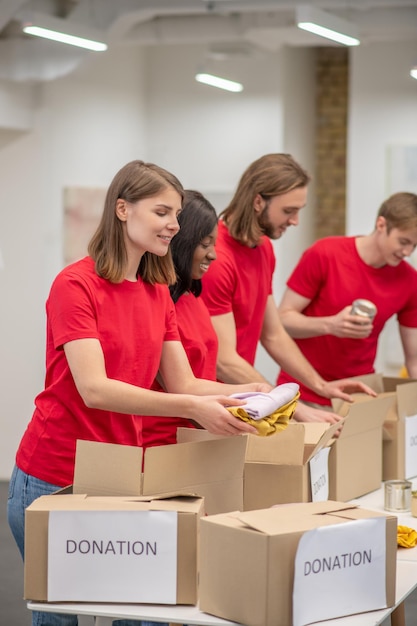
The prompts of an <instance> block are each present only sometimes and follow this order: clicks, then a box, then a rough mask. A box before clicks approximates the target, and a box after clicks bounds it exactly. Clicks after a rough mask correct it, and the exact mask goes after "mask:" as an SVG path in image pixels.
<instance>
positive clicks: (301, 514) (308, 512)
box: [235, 500, 356, 535]
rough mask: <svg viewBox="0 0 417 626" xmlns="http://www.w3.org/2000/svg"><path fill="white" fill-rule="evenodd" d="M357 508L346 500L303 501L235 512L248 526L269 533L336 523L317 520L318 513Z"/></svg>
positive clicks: (323, 514)
mask: <svg viewBox="0 0 417 626" xmlns="http://www.w3.org/2000/svg"><path fill="white" fill-rule="evenodd" d="M352 508H356V505H354V504H348V503H346V502H334V501H332V500H326V501H325V502H301V503H296V504H281V505H278V506H274V507H271V508H270V509H258V510H255V511H246V512H243V513H238V514H235V517H236V518H237V519H238V520H239V521H240V522H241V523H243V524H245V525H246V526H248V527H250V528H253V529H254V530H257V531H259V532H262V533H265V534H267V535H273V534H276V533H281V532H282V533H284V532H297V531H299V530H303V531H304V530H306V529H307V528H315V527H317V526H318V525H320V524H322V523H323V524H324V525H326V524H328V523H335V521H334V518H333V519H332V518H329V520H326V521H322V520H320V522H319V523H318V522H317V515H320V516H325V515H326V514H328V513H337V512H339V511H344V510H346V509H352Z"/></svg>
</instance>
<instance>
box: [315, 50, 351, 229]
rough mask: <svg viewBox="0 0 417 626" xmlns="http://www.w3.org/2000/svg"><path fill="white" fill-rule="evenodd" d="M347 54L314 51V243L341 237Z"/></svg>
mask: <svg viewBox="0 0 417 626" xmlns="http://www.w3.org/2000/svg"><path fill="white" fill-rule="evenodd" d="M348 54H349V52H348V49H347V48H338V47H324V48H318V49H317V50H316V89H317V92H316V138H315V142H316V146H315V157H316V163H315V173H314V180H315V187H316V210H315V238H316V239H319V238H321V237H326V236H327V235H344V234H345V210H346V139H347V107H348V72H349V56H348Z"/></svg>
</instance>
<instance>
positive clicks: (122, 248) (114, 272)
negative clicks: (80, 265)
mask: <svg viewBox="0 0 417 626" xmlns="http://www.w3.org/2000/svg"><path fill="white" fill-rule="evenodd" d="M168 187H172V188H173V189H175V191H177V192H178V194H179V195H180V196H181V202H182V200H183V197H184V189H183V187H182V185H181V183H180V181H179V180H178V179H177V178H176V177H175V176H174V175H173V174H171V173H170V172H167V171H166V170H164V169H163V168H161V167H159V166H158V165H154V164H153V163H144V162H143V161H131V162H130V163H127V164H126V165H125V166H124V167H122V169H120V170H119V171H118V172H117V174H116V175H115V177H114V178H113V180H112V182H111V183H110V187H109V188H108V190H107V194H106V199H105V201H104V209H103V214H102V216H101V220H100V224H99V225H98V228H97V230H96V232H95V234H94V235H93V237H92V238H91V240H90V243H89V245H88V253H89V255H90V256H91V257H92V258H93V260H94V261H95V267H96V272H97V274H98V275H99V276H101V277H102V278H106V279H107V280H109V281H110V282H112V283H119V282H121V281H122V280H123V278H124V276H125V272H126V266H127V260H128V259H127V251H126V245H125V240H124V236H123V228H122V223H121V221H120V220H119V218H118V217H117V215H116V203H117V200H118V199H119V198H121V199H122V200H126V202H129V203H132V204H133V203H135V202H138V201H139V200H142V199H143V198H150V197H152V196H155V195H157V194H158V193H159V192H161V191H162V190H164V189H166V188H168ZM138 275H139V276H140V277H141V278H142V279H143V280H144V281H146V282H148V283H151V284H154V283H167V284H172V283H174V282H175V270H174V264H173V262H172V256H171V251H170V250H168V253H167V254H166V255H165V256H162V257H160V256H157V255H155V254H152V253H150V252H145V254H144V255H143V257H142V260H141V262H140V265H139V267H138Z"/></svg>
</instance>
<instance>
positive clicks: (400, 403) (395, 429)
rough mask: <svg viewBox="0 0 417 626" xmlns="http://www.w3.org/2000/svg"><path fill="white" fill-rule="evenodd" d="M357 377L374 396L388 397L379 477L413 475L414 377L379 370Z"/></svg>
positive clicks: (416, 468)
mask: <svg viewBox="0 0 417 626" xmlns="http://www.w3.org/2000/svg"><path fill="white" fill-rule="evenodd" d="M358 379H359V380H362V381H363V382H365V383H366V384H367V385H369V387H371V388H372V389H373V390H374V391H376V392H377V393H378V397H385V398H390V399H391V403H390V405H389V406H388V409H387V412H386V416H385V420H384V424H383V469H382V479H383V480H396V479H399V480H404V479H408V478H413V477H414V476H417V454H416V446H417V417H416V416H417V381H414V380H411V379H408V378H396V377H388V376H383V375H382V374H379V373H376V374H369V375H368V376H359V377H358ZM371 400H372V401H373V399H371Z"/></svg>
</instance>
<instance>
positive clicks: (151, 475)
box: [72, 429, 246, 515]
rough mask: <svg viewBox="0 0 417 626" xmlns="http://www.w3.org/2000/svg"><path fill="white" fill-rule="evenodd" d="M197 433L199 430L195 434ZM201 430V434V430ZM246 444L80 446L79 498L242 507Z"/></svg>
mask: <svg viewBox="0 0 417 626" xmlns="http://www.w3.org/2000/svg"><path fill="white" fill-rule="evenodd" d="M193 430H194V429H193ZM196 430H197V429H196ZM245 451H246V442H245V441H244V440H242V439H241V438H240V437H227V438H222V439H216V440H213V441H194V442H189V443H182V444H172V445H167V446H155V447H152V448H148V449H147V450H146V452H145V460H144V463H143V471H142V458H143V450H142V448H137V447H135V446H121V445H117V444H109V443H97V442H92V441H78V442H77V454H76V461H75V471H74V483H73V487H72V491H73V493H79V494H85V493H87V494H88V495H90V496H92V495H95V496H101V495H107V496H132V495H134V496H146V497H147V496H149V495H151V496H155V495H157V496H159V497H161V496H163V495H170V494H171V495H172V494H178V493H182V494H188V495H198V496H202V497H204V506H205V510H206V513H207V514H208V515H212V514H215V513H224V512H227V511H233V510H236V509H239V508H242V504H243V469H244V462H245Z"/></svg>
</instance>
